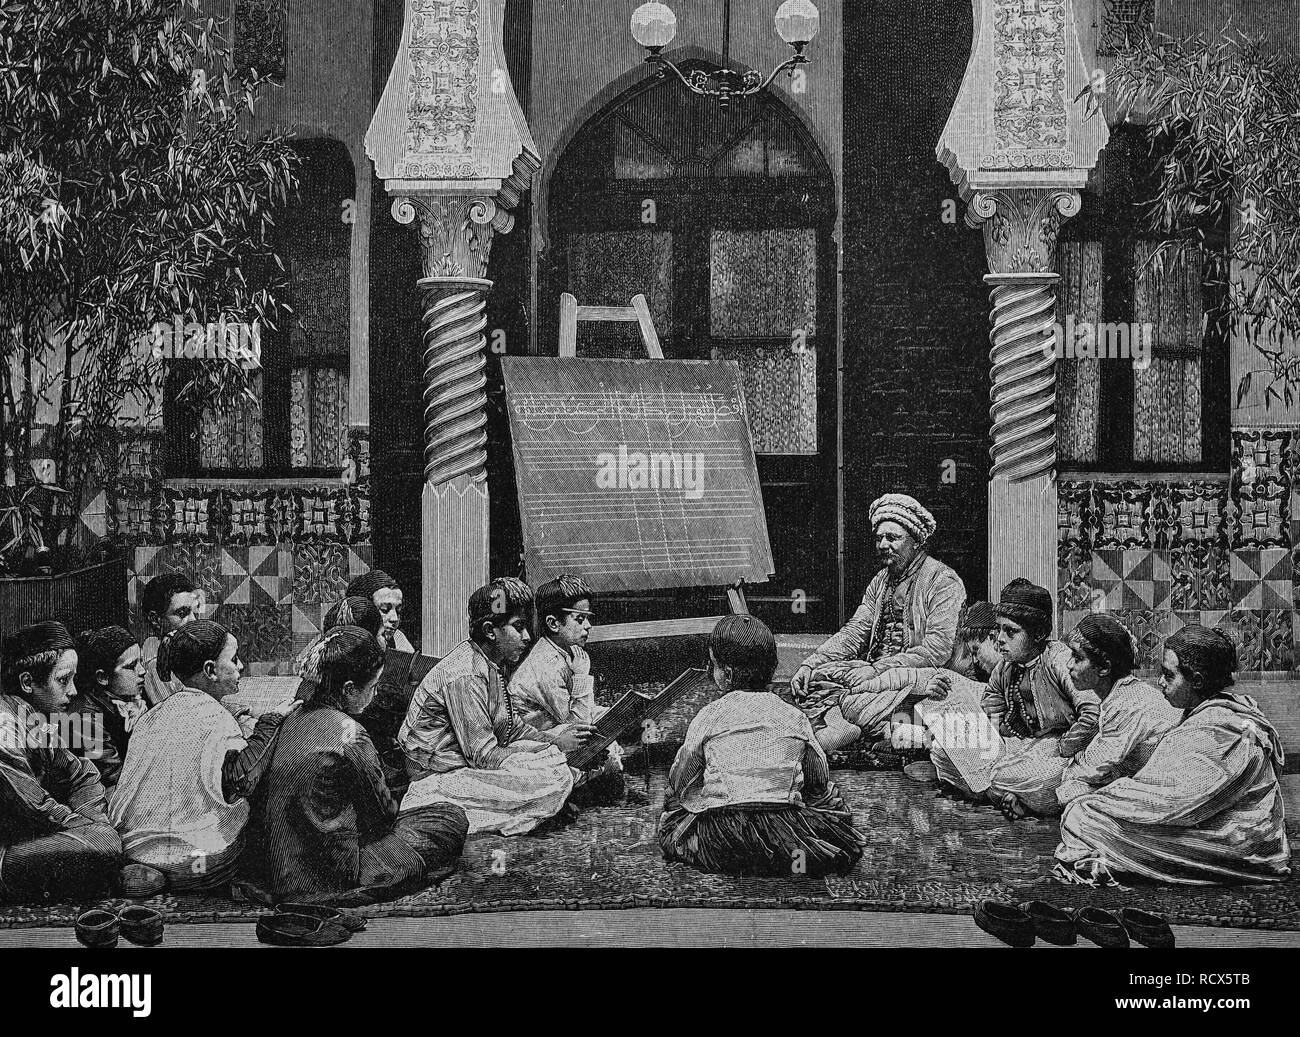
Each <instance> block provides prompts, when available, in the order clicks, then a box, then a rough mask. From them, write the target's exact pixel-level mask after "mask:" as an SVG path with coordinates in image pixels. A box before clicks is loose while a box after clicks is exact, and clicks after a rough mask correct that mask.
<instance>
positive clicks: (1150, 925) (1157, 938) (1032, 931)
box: [975, 900, 1174, 948]
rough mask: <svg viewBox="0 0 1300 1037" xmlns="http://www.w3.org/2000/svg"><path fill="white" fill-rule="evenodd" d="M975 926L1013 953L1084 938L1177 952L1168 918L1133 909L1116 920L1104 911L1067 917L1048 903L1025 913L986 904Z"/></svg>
mask: <svg viewBox="0 0 1300 1037" xmlns="http://www.w3.org/2000/svg"><path fill="white" fill-rule="evenodd" d="M975 924H976V925H978V926H979V927H980V928H981V929H983V930H984V931H985V932H986V933H988V934H989V935H990V936H993V937H996V938H997V939H999V940H1001V941H1002V942H1003V943H1005V944H1008V945H1009V946H1011V947H1032V946H1033V945H1034V943H1035V941H1037V940H1038V939H1040V938H1041V939H1042V940H1043V941H1044V942H1046V943H1051V944H1055V945H1056V946H1058V947H1072V946H1074V944H1075V943H1076V942H1077V941H1078V938H1079V937H1080V936H1082V937H1083V938H1084V939H1086V940H1088V941H1090V942H1091V943H1094V944H1096V945H1097V946H1098V947H1127V946H1129V939H1130V937H1131V938H1132V939H1133V940H1135V941H1137V942H1138V943H1140V944H1142V946H1144V947H1153V948H1165V947H1173V946H1174V931H1173V929H1171V928H1170V927H1169V922H1168V921H1167V920H1166V919H1165V918H1164V917H1163V916H1162V915H1157V914H1153V913H1151V912H1150V911H1140V910H1138V909H1137V908H1132V907H1126V908H1123V909H1122V910H1121V911H1120V912H1119V913H1118V914H1116V913H1114V912H1112V911H1105V910H1103V909H1102V908H1099V907H1081V908H1077V909H1076V910H1074V911H1066V910H1064V909H1063V908H1059V907H1057V906H1056V905H1054V904H1049V903H1047V902H1046V901H1043V900H1031V901H1029V903H1027V904H1021V905H1020V906H1019V907H1017V906H1016V905H1015V904H1006V903H1003V902H1002V901H999V900H985V901H983V902H982V903H980V904H979V905H978V906H976V908H975Z"/></svg>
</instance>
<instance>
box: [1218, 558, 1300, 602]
mask: <svg viewBox="0 0 1300 1037" xmlns="http://www.w3.org/2000/svg"><path fill="white" fill-rule="evenodd" d="M1231 572H1232V607H1233V608H1240V609H1290V608H1292V607H1293V602H1292V584H1291V552H1290V551H1288V550H1287V549H1285V548H1266V549H1264V550H1256V549H1249V550H1243V551H1234V552H1233V553H1232V560H1231Z"/></svg>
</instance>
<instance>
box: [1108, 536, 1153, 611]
mask: <svg viewBox="0 0 1300 1037" xmlns="http://www.w3.org/2000/svg"><path fill="white" fill-rule="evenodd" d="M1092 585H1093V590H1094V592H1095V593H1096V595H1097V596H1096V597H1095V598H1094V602H1095V603H1099V604H1100V607H1101V608H1102V609H1103V610H1104V611H1107V612H1116V611H1119V610H1121V609H1139V610H1140V609H1153V610H1165V609H1168V608H1170V607H1171V606H1170V599H1171V594H1172V583H1171V576H1170V553H1169V552H1168V551H1161V550H1156V549H1154V548H1133V549H1129V550H1123V551H1121V550H1114V549H1103V550H1099V551H1094V552H1093V556H1092Z"/></svg>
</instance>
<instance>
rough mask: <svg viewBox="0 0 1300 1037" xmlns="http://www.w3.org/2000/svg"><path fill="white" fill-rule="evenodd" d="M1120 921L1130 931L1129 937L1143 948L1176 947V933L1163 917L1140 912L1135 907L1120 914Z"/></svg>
mask: <svg viewBox="0 0 1300 1037" xmlns="http://www.w3.org/2000/svg"><path fill="white" fill-rule="evenodd" d="M1119 920H1120V922H1122V923H1123V925H1124V928H1125V929H1126V930H1128V934H1129V936H1131V937H1133V939H1135V940H1137V942H1138V943H1140V944H1141V945H1142V946H1143V947H1172V946H1174V931H1173V929H1171V928H1170V927H1169V922H1168V921H1166V920H1165V917H1164V916H1163V915H1157V914H1152V913H1151V912H1150V911H1139V910H1138V909H1137V908H1135V907H1126V908H1124V909H1123V910H1122V911H1120V913H1119Z"/></svg>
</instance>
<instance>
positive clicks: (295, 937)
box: [257, 904, 366, 947]
mask: <svg viewBox="0 0 1300 1037" xmlns="http://www.w3.org/2000/svg"><path fill="white" fill-rule="evenodd" d="M365 927H366V917H365V915H363V914H361V913H360V912H358V911H352V910H349V909H348V908H344V907H329V906H327V905H324V904H279V905H278V906H277V907H276V909H275V910H274V911H273V912H272V913H271V914H267V915H263V916H262V917H261V918H259V919H258V920H257V938H258V940H260V941H261V942H262V943H266V944H270V945H271V946H273V947H334V946H336V945H337V944H340V943H346V942H347V941H348V940H350V939H352V935H353V933H359V932H361V931H362V930H363V929H365Z"/></svg>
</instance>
